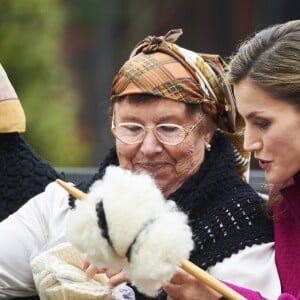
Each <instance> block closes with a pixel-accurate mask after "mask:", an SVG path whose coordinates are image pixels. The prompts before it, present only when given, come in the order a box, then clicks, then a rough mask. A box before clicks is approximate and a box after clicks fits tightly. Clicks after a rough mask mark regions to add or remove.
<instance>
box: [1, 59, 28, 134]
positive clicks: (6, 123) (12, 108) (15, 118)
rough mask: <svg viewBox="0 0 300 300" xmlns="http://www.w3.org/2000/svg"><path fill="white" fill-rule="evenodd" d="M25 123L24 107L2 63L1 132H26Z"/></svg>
mask: <svg viewBox="0 0 300 300" xmlns="http://www.w3.org/2000/svg"><path fill="white" fill-rule="evenodd" d="M25 125H26V119H25V114H24V110H23V107H22V105H21V103H20V101H19V98H18V96H17V94H16V92H15V90H14V88H13V86H12V84H11V83H10V81H9V79H8V77H7V75H6V72H5V70H4V69H3V67H2V65H1V64H0V133H8V132H24V131H25Z"/></svg>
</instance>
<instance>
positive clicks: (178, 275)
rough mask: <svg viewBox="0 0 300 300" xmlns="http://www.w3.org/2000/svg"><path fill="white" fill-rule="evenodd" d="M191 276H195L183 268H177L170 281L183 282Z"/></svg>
mask: <svg viewBox="0 0 300 300" xmlns="http://www.w3.org/2000/svg"><path fill="white" fill-rule="evenodd" d="M191 278H193V276H192V275H190V274H189V273H187V272H186V271H184V270H183V269H181V268H177V269H176V272H175V273H174V274H173V276H172V278H171V280H170V281H171V283H174V284H182V283H183V282H186V281H187V280H189V279H191Z"/></svg>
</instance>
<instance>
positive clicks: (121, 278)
mask: <svg viewBox="0 0 300 300" xmlns="http://www.w3.org/2000/svg"><path fill="white" fill-rule="evenodd" d="M123 282H129V280H128V278H127V277H126V276H125V273H124V272H123V271H122V272H119V273H117V274H115V275H113V276H111V277H109V286H110V287H112V288H113V287H115V286H117V285H119V284H121V283H123Z"/></svg>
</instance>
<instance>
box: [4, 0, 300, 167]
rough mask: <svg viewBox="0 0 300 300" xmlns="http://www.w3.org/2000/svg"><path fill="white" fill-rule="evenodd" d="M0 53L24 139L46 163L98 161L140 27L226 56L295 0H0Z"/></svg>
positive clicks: (295, 13) (288, 12)
mask: <svg viewBox="0 0 300 300" xmlns="http://www.w3.org/2000/svg"><path fill="white" fill-rule="evenodd" d="M0 11H1V13H2V14H1V18H0V43H1V44H0V63H1V64H2V65H3V67H4V69H5V70H6V72H7V74H8V77H9V78H10V80H11V82H12V84H13V86H14V87H15V90H16V92H17V94H18V95H19V98H20V100H21V102H22V104H23V107H24V110H25V113H26V117H27V131H26V133H25V134H24V137H25V139H26V141H27V142H28V143H29V144H31V146H32V147H33V148H34V149H35V150H36V152H37V153H38V154H40V155H41V156H42V157H43V158H44V159H46V160H47V161H49V162H50V163H51V164H52V165H54V166H56V167H68V166H72V167H89V166H98V163H99V161H100V160H101V159H102V158H103V157H104V155H105V153H106V152H107V150H108V149H109V148H110V147H111V146H112V145H113V140H112V137H111V134H110V130H109V125H108V116H107V110H108V106H109V95H110V88H111V81H112V79H113V76H114V74H115V73H116V72H117V70H118V68H119V67H120V66H121V64H122V63H123V62H124V61H125V60H126V58H127V57H128V55H129V53H130V51H131V49H132V48H133V46H134V45H135V44H136V43H137V42H139V41H140V40H141V39H143V38H144V37H145V36H147V35H163V34H165V33H166V32H167V31H168V30H170V29H172V28H182V29H183V31H184V34H183V36H182V37H180V39H179V40H178V44H179V45H181V46H182V47H185V48H190V49H191V50H194V51H198V52H211V53H219V54H222V55H223V56H225V57H228V56H229V55H230V54H231V53H232V52H233V51H234V50H235V49H236V47H237V45H238V43H239V42H240V41H241V40H242V39H244V38H245V37H246V36H248V35H249V34H250V33H252V32H254V31H255V30H258V29H260V28H262V27H264V26H266V25H269V24H274V23H279V22H283V21H286V20H292V19H299V18H300V1H299V0H106V1H105V0H77V1H74V0H73V1H72V0H43V1H40V0H0Z"/></svg>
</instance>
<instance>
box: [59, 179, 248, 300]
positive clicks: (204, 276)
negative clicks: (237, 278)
mask: <svg viewBox="0 0 300 300" xmlns="http://www.w3.org/2000/svg"><path fill="white" fill-rule="evenodd" d="M56 182H57V183H58V184H59V185H60V186H62V187H63V188H64V189H65V190H67V191H68V193H69V194H70V195H72V196H73V197H74V198H76V199H78V200H84V199H85V198H86V194H85V193H83V192H82V191H80V190H79V189H77V188H76V187H74V186H71V185H69V184H67V183H66V182H64V181H63V180H61V179H57V180H56ZM115 208H116V209H117V207H115ZM129 263H130V262H129ZM180 266H181V268H182V269H184V270H185V271H186V272H188V273H190V274H191V275H193V276H194V277H195V278H197V279H199V280H200V281H202V282H203V283H205V284H206V285H207V286H209V287H210V288H212V289H214V290H215V291H217V292H219V293H220V294H222V295H223V296H224V297H226V298H228V299H232V300H245V298H244V297H243V296H241V295H240V294H238V293H237V292H235V291H234V290H232V289H231V288H229V287H228V286H226V285H225V284H223V283H222V282H220V281H219V280H217V279H216V278H214V277H213V276H211V275H210V274H209V273H207V272H205V271H204V270H202V269H201V268H199V267H198V266H196V265H195V264H193V263H192V262H190V261H188V260H186V259H184V260H183V261H182V262H181V265H180ZM153 267H155V266H153ZM137 288H139V287H138V286H137Z"/></svg>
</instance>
